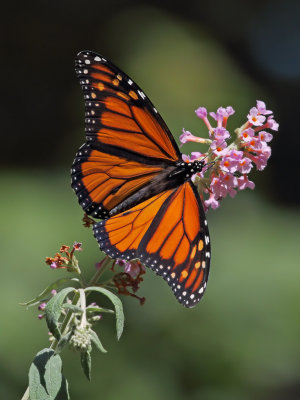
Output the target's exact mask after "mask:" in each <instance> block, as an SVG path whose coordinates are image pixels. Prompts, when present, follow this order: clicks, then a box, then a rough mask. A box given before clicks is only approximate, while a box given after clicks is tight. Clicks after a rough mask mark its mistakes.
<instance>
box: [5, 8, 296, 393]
mask: <svg viewBox="0 0 300 400" xmlns="http://www.w3.org/2000/svg"><path fill="white" fill-rule="evenodd" d="M299 4H300V3H299V2H297V1H291V0H288V1H259V2H258V1H244V2H241V1H237V0H228V1H226V2H222V1H218V0H214V1H211V2H201V1H188V2H184V3H182V2H178V3H177V2H175V3H174V2H171V1H165V2H163V4H162V2H158V1H151V2H149V1H133V0H131V1H116V0H113V1H110V2H104V1H101V0H98V1H86V2H83V1H75V2H71V1H64V2H58V1H52V2H47V1H43V2H31V3H28V2H24V3H22V4H20V5H18V7H16V5H15V4H14V3H12V2H11V3H6V4H5V5H3V10H2V14H3V16H4V18H3V21H4V22H3V27H4V34H3V35H2V45H1V47H2V49H1V55H2V57H1V59H2V62H1V89H2V91H1V92H2V93H1V100H2V105H1V109H2V111H3V117H2V118H3V119H2V135H1V141H2V147H1V149H2V151H1V159H0V163H1V176H0V184H1V197H0V202H1V203H0V205H1V207H0V213H1V224H0V232H1V237H0V250H1V260H2V269H1V270H2V273H3V274H2V279H1V303H0V304H1V320H2V323H1V341H0V354H1V358H0V368H1V374H0V397H1V398H3V399H7V400H10V399H18V398H21V397H22V394H23V392H24V390H25V389H26V385H27V372H28V368H29V365H30V363H31V360H32V358H33V357H34V355H35V354H36V353H37V352H38V351H39V350H40V349H41V348H43V347H46V346H47V345H48V334H47V329H46V326H45V323H44V321H39V320H38V319H37V310H33V309H30V310H29V311H26V310H25V309H24V308H22V307H21V306H19V304H18V303H20V302H22V301H25V300H28V299H30V298H32V297H34V295H36V294H37V293H39V292H40V291H41V290H42V289H43V288H44V287H45V286H46V285H47V284H48V283H49V282H51V281H52V280H54V279H56V278H58V277H61V276H63V275H64V273H63V272H61V271H51V270H49V268H48V267H47V266H46V265H45V264H44V258H45V257H46V256H52V255H53V254H54V253H55V252H56V251H57V250H58V249H59V247H60V245H61V244H72V243H73V242H74V241H75V240H78V241H82V242H83V248H84V251H83V252H82V253H81V254H80V263H81V266H83V269H84V270H85V271H86V272H85V273H86V275H87V276H91V275H92V274H93V272H94V264H95V263H96V262H97V261H99V259H100V258H101V254H100V253H99V250H98V245H97V243H96V241H95V240H94V238H93V237H92V232H91V230H88V229H86V228H83V227H82V223H81V218H82V211H81V208H80V207H79V205H78V204H77V199H76V197H75V195H74V194H73V192H72V190H71V188H70V176H69V168H70V165H71V163H72V160H73V158H74V155H75V152H76V150H77V149H78V147H79V146H80V145H81V144H82V143H83V142H84V123H83V112H84V110H83V97H82V94H81V90H80V87H79V84H78V82H77V80H76V77H75V73H74V66H73V65H74V57H75V55H76V53H77V52H78V51H80V50H84V49H89V50H94V51H96V52H99V53H102V54H103V55H104V56H105V57H106V58H109V59H111V60H112V61H113V62H114V63H115V64H117V65H118V66H119V67H120V68H121V69H123V70H124V71H125V72H126V73H128V74H129V75H130V76H131V77H132V78H133V79H134V80H135V81H136V82H137V83H138V84H139V85H140V86H141V87H142V88H143V90H144V91H145V92H146V93H147V94H148V96H149V97H150V99H151V100H152V101H153V103H154V104H155V106H156V107H157V109H158V110H159V111H160V113H161V115H162V116H163V117H164V119H165V121H166V122H167V124H168V125H169V127H170V129H171V131H172V132H173V134H174V136H175V137H176V138H178V136H179V135H180V133H181V130H182V127H184V128H185V129H188V130H191V131H192V132H193V133H195V134H199V135H205V134H206V132H205V128H204V125H203V124H202V123H201V121H200V120H199V119H197V118H196V116H195V114H194V110H195V109H196V108H197V107H199V106H205V107H207V108H208V109H209V110H210V111H215V110H216V108H218V107H219V106H227V105H231V106H233V108H234V109H235V110H236V114H235V115H234V116H233V117H231V118H230V124H229V128H230V129H234V128H235V127H238V126H240V125H241V124H242V123H243V122H244V120H245V116H246V114H247V113H248V110H249V109H250V108H251V107H253V106H254V105H255V101H256V99H260V100H264V101H265V102H266V104H267V106H268V108H271V109H272V110H274V113H275V118H276V120H278V122H279V123H280V131H279V133H275V134H274V141H273V142H272V149H273V156H272V158H271V159H270V162H269V165H268V167H267V169H266V170H265V171H263V172H254V173H253V174H252V178H253V180H254V181H255V183H256V189H255V190H254V191H250V190H249V191H246V192H241V193H239V194H238V195H237V196H236V198H235V199H226V200H224V201H223V203H222V206H221V208H220V209H218V210H216V211H210V212H209V213H208V221H209V226H210V233H211V240H212V265H211V275H210V280H209V285H208V290H207V292H206V295H205V296H204V299H203V300H202V301H201V302H200V304H199V305H198V306H197V307H196V308H194V309H184V308H183V307H182V306H180V305H179V304H177V302H176V300H175V298H174V296H173V294H172V293H171V291H170V289H169V288H168V286H167V285H166V283H165V282H164V281H162V280H161V279H160V278H158V277H156V276H155V274H154V273H152V272H150V271H148V272H147V274H146V276H145V281H144V283H143V284H142V286H141V289H140V292H139V294H140V295H141V296H145V297H146V299H147V300H146V303H145V305H144V306H142V307H141V306H140V305H139V304H138V302H137V301H135V300H134V299H131V298H124V307H125V316H126V327H125V332H124V335H123V337H122V338H121V340H120V342H117V341H116V338H115V332H114V321H113V318H110V317H106V318H104V319H103V320H102V321H101V324H99V332H100V336H101V337H102V341H103V344H104V345H105V347H106V348H107V349H108V354H106V355H102V354H100V353H99V354H97V353H96V351H95V352H94V358H93V379H92V382H91V383H88V382H87V381H86V379H85V378H84V377H83V374H82V372H81V370H80V366H79V357H78V354H76V353H73V352H70V351H64V353H63V358H64V365H65V367H64V372H65V375H66V377H67V379H68V380H69V385H70V392H71V398H72V399H74V400H77V399H82V398H83V397H84V398H86V399H98V398H99V399H100V398H105V399H108V400H115V399H117V400H118V399H132V400H135V399H140V398H143V400H148V399H149V400H152V399H156V400H160V399H174V400H177V399H187V400H195V399H201V400H227V399H230V400H235V399H236V400H248V399H249V400H250V399H258V400H281V399H284V400H297V399H299V398H300V370H299V367H300V345H299V337H300V321H299V303H300V290H299V282H300V269H299V256H298V253H299V233H300V228H299V190H298V187H297V184H298V182H299V167H298V158H299V157H298V155H297V150H298V148H299V146H298V147H297V145H298V143H299V132H298V130H299V129H298V128H297V117H298V114H299V111H298V105H299V103H297V101H299V86H300V85H299V75H300V60H299V44H300V40H299V39H300V31H299V22H298V21H299V17H300V14H299V11H300V9H299ZM289 144H291V146H289ZM197 150H200V151H201V150H204V151H205V148H201V147H199V148H195V147H192V146H190V147H189V146H186V147H183V149H182V151H183V152H185V153H188V152H190V151H197Z"/></svg>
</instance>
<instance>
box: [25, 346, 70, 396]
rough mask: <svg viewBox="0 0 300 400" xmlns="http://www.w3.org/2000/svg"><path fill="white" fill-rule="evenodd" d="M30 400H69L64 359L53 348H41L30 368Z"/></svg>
mask: <svg viewBox="0 0 300 400" xmlns="http://www.w3.org/2000/svg"><path fill="white" fill-rule="evenodd" d="M29 395H30V400H54V399H57V400H58V399H61V400H68V399H69V398H70V397H69V393H68V384H67V381H66V379H65V378H64V376H63V375H62V361H61V358H60V356H59V355H58V354H55V352H54V351H53V350H52V349H43V350H41V351H40V352H39V353H38V354H37V355H36V356H35V358H34V360H33V362H32V364H31V366H30V369H29Z"/></svg>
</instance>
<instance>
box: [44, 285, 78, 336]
mask: <svg viewBox="0 0 300 400" xmlns="http://www.w3.org/2000/svg"><path fill="white" fill-rule="evenodd" d="M74 291H75V289H74V288H73V287H67V288H65V289H62V290H61V291H60V292H58V293H56V295H55V296H53V297H52V299H51V300H49V302H48V304H47V306H46V308H45V314H46V321H47V325H48V328H49V331H50V332H51V333H52V334H53V336H54V337H55V338H56V339H58V340H59V339H60V335H61V333H60V330H59V328H58V320H59V317H60V315H61V310H62V304H63V302H64V300H65V297H66V296H67V295H68V294H69V293H71V292H74Z"/></svg>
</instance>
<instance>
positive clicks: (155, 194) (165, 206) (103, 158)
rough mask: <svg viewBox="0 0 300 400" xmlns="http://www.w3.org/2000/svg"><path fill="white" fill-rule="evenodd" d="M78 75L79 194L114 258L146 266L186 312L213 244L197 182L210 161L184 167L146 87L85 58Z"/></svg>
mask: <svg viewBox="0 0 300 400" xmlns="http://www.w3.org/2000/svg"><path fill="white" fill-rule="evenodd" d="M75 66H76V68H75V70H76V73H77V76H78V78H79V80H80V84H81V87H82V89H83V92H84V98H85V115H86V119H85V131H86V143H85V144H83V145H82V146H81V147H80V149H79V151H78V152H77V154H76V158H75V160H74V163H73V166H72V170H71V174H72V188H73V190H74V191H75V193H76V195H77V196H78V200H79V204H80V205H81V206H82V208H83V210H84V211H85V212H86V213H87V214H89V215H91V216H93V217H95V218H100V219H102V221H100V222H98V223H95V224H94V227H93V230H94V236H95V238H96V239H97V241H98V243H99V247H100V249H101V250H102V251H104V252H105V253H106V254H107V255H109V256H110V257H112V258H123V259H126V260H133V259H139V260H140V261H141V262H142V263H143V264H144V265H146V266H147V267H149V268H151V269H152V270H154V271H155V272H156V273H157V274H158V275H161V276H162V277H163V278H164V279H165V280H166V281H167V283H168V284H169V285H170V286H171V288H172V290H173V292H174V294H175V296H176V298H177V300H178V301H179V302H180V303H181V304H183V305H184V306H185V307H193V306H195V305H196V304H197V303H198V302H199V300H200V299H201V297H202V296H203V293H204V291H205V288H206V284H207V279H208V275H209V266H210V240H209V233H208V227H207V221H206V218H205V213H204V210H203V206H202V203H201V200H200V197H199V194H198V192H197V190H196V188H195V186H194V184H193V183H192V180H191V177H192V175H194V174H195V173H197V172H200V171H202V169H203V167H204V165H205V163H204V161H203V160H201V161H194V162H184V161H183V159H182V155H181V153H180V151H179V148H178V146H177V144H176V142H175V140H174V138H173V136H172V134H171V132H170V131H169V129H168V127H167V125H166V124H165V122H164V121H163V119H162V118H161V116H160V115H159V113H158V112H157V110H156V108H155V107H154V106H153V104H152V103H151V102H150V100H149V99H148V97H147V96H146V95H145V94H144V92H143V91H142V90H141V89H140V88H139V86H138V85H137V84H136V83H135V82H134V81H133V80H132V79H130V78H129V77H128V76H127V75H126V74H124V73H123V72H122V71H121V70H120V69H119V68H117V67H116V66H114V65H113V64H112V63H111V62H109V61H107V60H106V59H105V58H103V57H102V56H101V55H99V54H96V53H94V52H91V51H83V52H80V53H79V54H78V55H77V58H76V61H75Z"/></svg>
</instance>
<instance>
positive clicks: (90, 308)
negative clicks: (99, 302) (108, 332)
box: [86, 307, 115, 314]
mask: <svg viewBox="0 0 300 400" xmlns="http://www.w3.org/2000/svg"><path fill="white" fill-rule="evenodd" d="M86 311H87V312H99V313H100V312H101V313H109V314H114V313H115V312H114V310H110V309H109V308H102V307H87V308H86Z"/></svg>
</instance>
